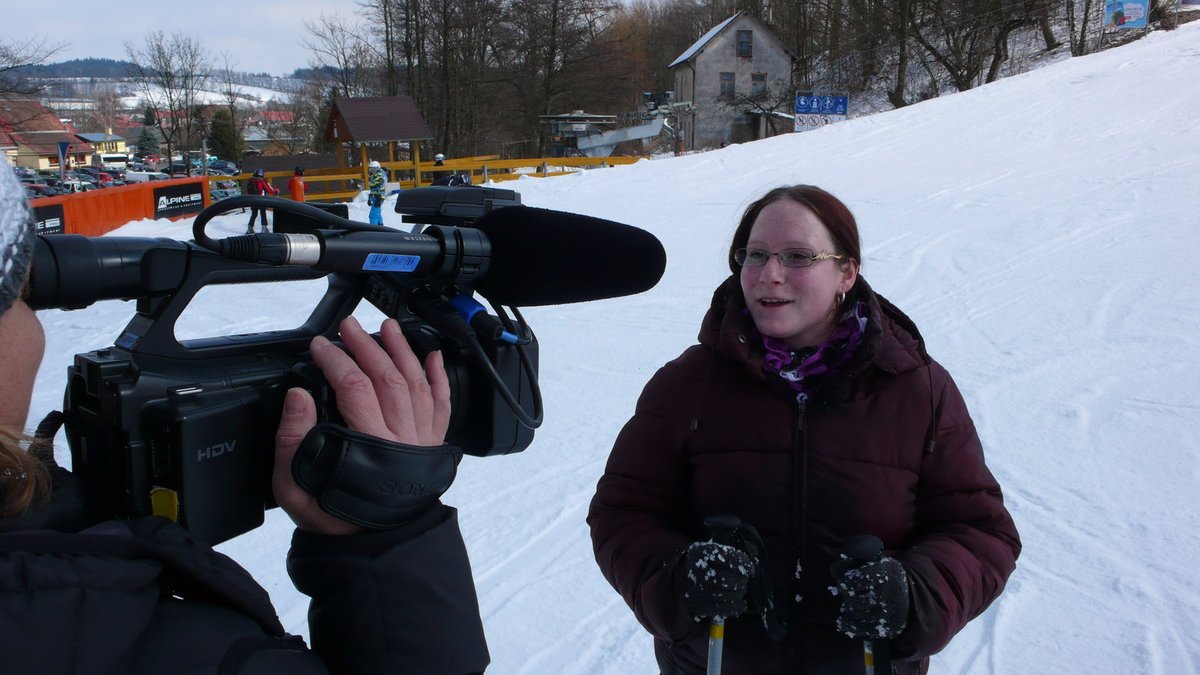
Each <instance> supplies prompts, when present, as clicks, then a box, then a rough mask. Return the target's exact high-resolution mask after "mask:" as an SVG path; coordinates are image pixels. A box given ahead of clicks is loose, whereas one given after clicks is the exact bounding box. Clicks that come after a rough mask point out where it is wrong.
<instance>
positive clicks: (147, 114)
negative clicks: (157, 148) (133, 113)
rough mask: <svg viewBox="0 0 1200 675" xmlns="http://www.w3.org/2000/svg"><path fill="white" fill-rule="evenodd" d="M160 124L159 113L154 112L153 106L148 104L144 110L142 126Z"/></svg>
mask: <svg viewBox="0 0 1200 675" xmlns="http://www.w3.org/2000/svg"><path fill="white" fill-rule="evenodd" d="M156 125H158V115H155V114H154V107H153V106H146V109H145V110H144V111H142V126H147V127H153V126H156Z"/></svg>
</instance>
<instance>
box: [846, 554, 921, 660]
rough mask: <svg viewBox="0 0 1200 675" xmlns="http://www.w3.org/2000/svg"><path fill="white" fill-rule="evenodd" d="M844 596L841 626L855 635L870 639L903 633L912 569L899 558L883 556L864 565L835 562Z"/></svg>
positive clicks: (854, 636)
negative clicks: (909, 576)
mask: <svg viewBox="0 0 1200 675" xmlns="http://www.w3.org/2000/svg"><path fill="white" fill-rule="evenodd" d="M834 577H835V578H836V579H837V586H834V587H831V588H830V590H831V591H833V594H834V595H840V596H841V598H842V608H841V613H840V614H839V616H838V620H837V629H838V630H839V631H841V632H842V633H844V634H846V635H847V636H849V637H852V638H863V639H869V640H876V639H884V640H890V639H891V638H894V637H896V636H897V635H899V634H900V633H901V632H902V631H903V630H904V627H905V626H906V625H907V624H908V605H909V601H908V573H906V572H905V571H904V565H902V564H900V561H899V560H896V559H895V558H889V557H886V556H884V557H882V558H879V559H878V560H872V561H870V562H867V563H863V564H861V565H859V564H857V563H856V562H854V561H852V560H848V559H843V560H842V561H840V562H838V563H835V564H834Z"/></svg>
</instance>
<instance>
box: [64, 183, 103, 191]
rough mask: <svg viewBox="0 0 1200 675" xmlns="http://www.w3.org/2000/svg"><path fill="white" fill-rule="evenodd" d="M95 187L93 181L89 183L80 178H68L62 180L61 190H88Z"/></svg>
mask: <svg viewBox="0 0 1200 675" xmlns="http://www.w3.org/2000/svg"><path fill="white" fill-rule="evenodd" d="M95 189H97V188H96V184H95V183H89V182H87V181H82V180H69V181H65V182H63V184H62V190H63V192H66V193H75V192H90V191H92V190H95Z"/></svg>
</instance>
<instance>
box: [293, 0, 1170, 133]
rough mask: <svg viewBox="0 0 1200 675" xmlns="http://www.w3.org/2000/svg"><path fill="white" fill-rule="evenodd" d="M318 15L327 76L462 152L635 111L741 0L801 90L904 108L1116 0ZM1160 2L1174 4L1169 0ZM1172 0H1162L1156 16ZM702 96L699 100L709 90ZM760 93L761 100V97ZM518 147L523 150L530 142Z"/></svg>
mask: <svg viewBox="0 0 1200 675" xmlns="http://www.w3.org/2000/svg"><path fill="white" fill-rule="evenodd" d="M359 4H360V6H361V11H359V12H358V13H356V14H354V15H345V14H332V15H322V16H321V17H320V18H319V19H316V20H312V21H310V22H308V23H307V24H306V25H307V28H308V33H309V34H308V36H307V37H306V39H305V44H306V46H307V47H308V48H309V51H310V52H311V54H312V57H313V58H312V63H310V66H312V68H313V71H312V72H316V73H319V74H320V75H321V78H320V81H321V83H322V85H321V87H320V90H321V91H323V92H326V95H328V93H329V92H333V91H336V92H338V93H339V94H341V95H352V96H357V95H367V94H396V93H404V94H408V95H410V96H412V97H413V98H414V99H416V101H417V105H418V107H419V108H420V110H421V111H422V113H423V114H424V115H425V118H426V120H427V121H428V122H429V124H430V126H431V127H432V129H433V131H434V134H435V135H436V141H435V145H436V147H437V148H438V149H439V150H442V151H445V152H447V153H449V154H452V155H473V154H481V153H493V152H502V153H508V152H509V151H510V150H511V149H513V148H514V147H517V148H520V150H521V153H523V154H532V153H536V154H541V153H542V151H544V149H545V146H544V145H543V144H542V141H543V136H542V134H541V133H540V129H539V126H538V115H544V114H558V113H563V112H570V111H572V110H585V111H588V112H594V113H606V114H615V113H621V112H625V111H633V110H637V109H638V106H639V105H640V102H641V100H642V93H643V92H653V93H656V94H657V93H661V92H663V91H666V90H670V89H672V88H673V82H672V74H671V73H670V72H668V71H667V69H666V66H667V65H668V64H670V63H671V62H672V61H673V60H674V59H675V58H676V57H677V56H678V55H679V54H681V53H682V52H683V51H684V50H685V49H687V48H688V47H689V46H690V45H691V44H692V43H693V42H694V41H695V40H697V39H698V38H699V37H700V36H702V35H703V34H704V33H705V32H706V31H708V30H709V29H710V28H712V27H713V26H715V25H716V24H718V23H720V22H721V21H723V20H724V19H726V18H728V17H729V16H731V15H732V14H733V13H734V12H736V11H744V12H747V13H750V14H752V15H754V16H756V17H758V18H759V19H761V20H762V21H763V22H764V23H765V24H767V25H769V26H771V27H772V28H773V29H774V30H775V31H776V32H777V34H778V35H779V36H780V38H781V39H782V40H783V41H784V43H785V44H786V45H787V46H788V47H789V49H790V50H791V51H792V52H793V54H794V55H795V57H796V62H795V70H794V74H793V80H794V84H795V86H796V88H797V89H814V90H817V91H839V92H848V93H850V94H851V96H852V98H854V99H863V100H868V101H879V102H881V104H882V105H884V106H886V105H890V106H894V107H900V106H904V105H909V104H911V103H915V102H918V101H921V100H924V99H928V98H931V97H934V96H938V95H940V94H942V93H945V92H948V91H962V90H966V89H969V88H972V87H975V86H978V85H980V84H984V83H986V82H991V81H994V80H995V79H997V78H999V77H1001V76H1003V75H1006V74H1010V73H1012V72H1019V71H1020V70H1021V69H1022V68H1024V67H1025V62H1026V61H1027V60H1028V59H1031V58H1033V57H1035V56H1036V55H1038V54H1041V53H1045V52H1046V51H1048V50H1051V49H1055V48H1057V47H1059V46H1065V47H1068V48H1069V49H1070V51H1071V53H1072V54H1075V55H1080V54H1084V53H1087V52H1089V51H1093V50H1094V49H1096V48H1097V47H1098V46H1099V43H1100V39H1101V32H1102V26H1101V14H1102V11H1103V4H1104V3H1103V2H1102V0H629V1H626V2H619V1H616V0H362V1H361V2H360V3H359ZM1160 5H1162V6H1160ZM1173 7H1174V5H1173V4H1171V5H1167V4H1166V3H1160V2H1157V1H1155V0H1152V2H1151V16H1150V19H1151V21H1158V20H1161V19H1164V18H1167V17H1165V13H1166V10H1167V9H1168V8H1173ZM697 103H700V102H697ZM753 104H754V102H753V101H747V105H753ZM518 154H520V153H518Z"/></svg>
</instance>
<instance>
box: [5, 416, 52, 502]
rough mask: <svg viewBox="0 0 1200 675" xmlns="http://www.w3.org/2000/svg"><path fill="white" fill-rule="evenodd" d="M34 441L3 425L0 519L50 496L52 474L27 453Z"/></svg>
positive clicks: (33, 456)
mask: <svg viewBox="0 0 1200 675" xmlns="http://www.w3.org/2000/svg"><path fill="white" fill-rule="evenodd" d="M34 442H35V441H33V439H31V438H29V437H28V436H26V435H24V434H22V433H19V432H15V431H13V430H11V429H7V428H5V427H3V426H0V519H2V518H12V517H13V516H19V515H21V514H23V513H25V512H26V511H28V510H29V508H30V507H31V506H35V505H37V504H39V503H40V502H42V501H43V500H44V499H45V498H46V497H47V496H48V495H49V494H50V473H49V471H47V470H46V465H45V464H44V463H43V462H42V460H41V459H39V458H38V457H37V456H36V454H34V453H32V452H29V451H27V450H26V448H27V447H33V443H34Z"/></svg>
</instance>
